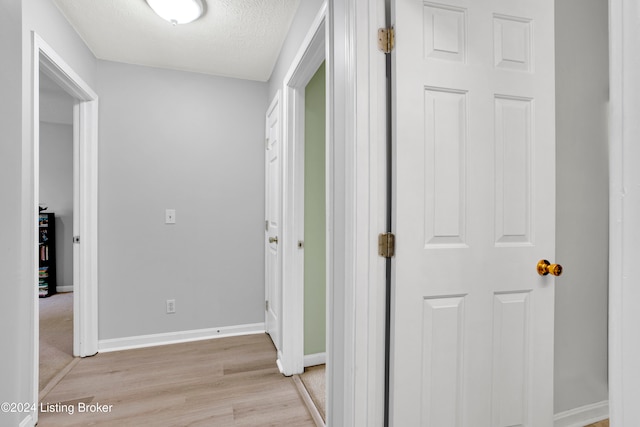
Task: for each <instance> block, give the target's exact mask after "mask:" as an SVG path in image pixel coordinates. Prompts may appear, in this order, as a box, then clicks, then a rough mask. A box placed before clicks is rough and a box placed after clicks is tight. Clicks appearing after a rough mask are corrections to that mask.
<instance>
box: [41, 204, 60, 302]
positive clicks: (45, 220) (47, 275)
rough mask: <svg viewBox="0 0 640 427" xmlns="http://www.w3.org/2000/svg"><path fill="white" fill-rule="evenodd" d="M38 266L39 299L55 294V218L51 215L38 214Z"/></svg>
mask: <svg viewBox="0 0 640 427" xmlns="http://www.w3.org/2000/svg"><path fill="white" fill-rule="evenodd" d="M39 225H40V226H39V231H40V244H39V247H38V252H39V256H38V258H39V259H40V265H39V269H38V294H39V295H40V298H46V297H50V296H51V295H53V294H55V293H56V285H57V283H56V217H55V215H54V214H53V213H48V212H40V220H39Z"/></svg>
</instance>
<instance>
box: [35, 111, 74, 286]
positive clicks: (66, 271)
mask: <svg viewBox="0 0 640 427" xmlns="http://www.w3.org/2000/svg"><path fill="white" fill-rule="evenodd" d="M40 202H41V203H44V204H45V206H47V207H48V209H47V212H53V213H55V214H56V266H57V270H56V272H57V285H58V291H60V287H61V286H67V287H70V286H73V126H72V125H67V124H57V123H46V122H41V123H40Z"/></svg>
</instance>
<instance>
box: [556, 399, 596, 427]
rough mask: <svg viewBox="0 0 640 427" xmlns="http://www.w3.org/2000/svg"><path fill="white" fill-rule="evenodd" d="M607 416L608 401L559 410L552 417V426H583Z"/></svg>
mask: <svg viewBox="0 0 640 427" xmlns="http://www.w3.org/2000/svg"><path fill="white" fill-rule="evenodd" d="M607 418H609V401H608V400H604V401H602V402H598V403H594V404H592V405H586V406H581V407H580V408H575V409H570V410H568V411H564V412H560V413H559V414H556V415H555V416H554V417H553V426H554V427H584V426H586V425H589V424H593V423H596V422H598V421H602V420H605V419H607Z"/></svg>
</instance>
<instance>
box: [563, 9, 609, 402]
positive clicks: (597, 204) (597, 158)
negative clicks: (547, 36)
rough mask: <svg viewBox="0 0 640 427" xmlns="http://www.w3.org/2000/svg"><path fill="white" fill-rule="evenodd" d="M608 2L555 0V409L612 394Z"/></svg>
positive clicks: (595, 400) (602, 399)
mask: <svg viewBox="0 0 640 427" xmlns="http://www.w3.org/2000/svg"><path fill="white" fill-rule="evenodd" d="M607 7H608V2H607V0H556V111H557V120H556V123H557V126H556V132H557V150H556V151H557V162H558V163H557V164H558V167H557V248H556V260H557V262H559V263H561V264H562V265H563V266H564V268H565V270H564V273H563V276H562V277H560V278H559V279H557V280H556V309H555V316H556V317H555V318H556V329H555V348H556V350H555V412H556V413H559V412H563V411H566V410H569V409H574V408H578V407H582V406H585V405H589V404H593V403H598V402H602V401H606V400H607V399H608V387H607V351H608V349H607V293H608V268H607V267H608V255H609V254H608V218H609V217H608V211H609V191H608V187H609V169H608V136H607V132H608V124H607V119H608V115H607V108H608V96H609V94H608V78H609V74H608V21H607V16H608V11H607Z"/></svg>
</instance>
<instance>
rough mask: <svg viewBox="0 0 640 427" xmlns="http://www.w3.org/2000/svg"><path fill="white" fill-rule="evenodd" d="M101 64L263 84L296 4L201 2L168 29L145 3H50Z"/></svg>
mask: <svg viewBox="0 0 640 427" xmlns="http://www.w3.org/2000/svg"><path fill="white" fill-rule="evenodd" d="M53 1H54V3H55V4H56V5H57V6H58V8H59V9H60V10H61V11H62V13H63V14H64V16H65V17H66V18H67V20H68V21H69V22H70V23H71V25H72V26H73V27H74V28H75V29H76V31H77V32H78V34H80V37H82V39H83V40H84V41H85V43H86V44H87V45H88V46H89V49H91V51H92V52H93V53H94V55H95V56H96V57H98V58H100V59H105V60H109V61H117V62H125V63H128V64H138V65H146V66H151V67H161V68H171V69H177V70H185V71H194V72H199V73H206V74H214V75H219V76H227V77H236V78H241V79H249V80H258V81H267V80H268V79H269V77H270V76H271V71H272V70H273V66H274V64H275V62H276V59H277V58H278V53H279V52H280V48H281V46H282V42H283V41H284V38H285V36H286V35H287V31H288V30H289V26H290V24H291V21H292V19H293V15H294V14H295V11H296V9H297V7H298V3H299V0H205V2H206V6H205V14H204V15H203V16H202V17H201V18H200V19H198V20H197V21H194V22H192V23H190V24H185V25H177V26H175V27H174V26H172V25H171V24H170V23H168V22H167V21H165V20H163V19H162V18H160V17H159V16H158V15H156V14H155V13H154V12H153V11H152V10H151V8H150V7H149V6H148V5H147V2H146V1H145V0H81V1H79V0H53Z"/></svg>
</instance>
